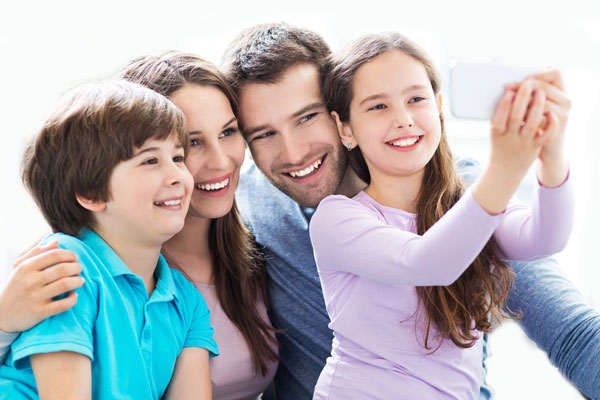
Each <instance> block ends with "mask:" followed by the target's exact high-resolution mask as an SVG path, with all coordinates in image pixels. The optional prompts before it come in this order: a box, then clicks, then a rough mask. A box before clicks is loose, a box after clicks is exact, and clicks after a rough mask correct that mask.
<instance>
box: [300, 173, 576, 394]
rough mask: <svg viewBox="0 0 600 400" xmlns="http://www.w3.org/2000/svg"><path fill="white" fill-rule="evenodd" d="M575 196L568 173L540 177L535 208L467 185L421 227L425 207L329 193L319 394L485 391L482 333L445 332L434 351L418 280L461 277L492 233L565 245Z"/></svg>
mask: <svg viewBox="0 0 600 400" xmlns="http://www.w3.org/2000/svg"><path fill="white" fill-rule="evenodd" d="M572 202H573V194H572V188H571V184H570V182H569V181H568V180H567V182H565V183H564V184H563V185H562V186H560V187H559V188H555V189H547V188H543V187H539V186H538V187H537V190H536V195H535V196H534V201H533V206H532V209H531V210H530V209H529V208H528V207H525V206H523V205H521V204H519V203H518V202H516V201H511V202H510V204H509V206H508V207H507V209H506V211H505V212H504V213H502V214H499V215H489V214H488V213H487V212H486V211H485V210H483V209H482V208H481V206H480V205H479V204H478V203H477V201H476V200H475V199H474V197H473V195H472V193H471V191H470V190H467V192H466V193H465V195H464V196H463V197H462V198H461V200H460V201H458V202H457V203H456V204H455V206H454V207H453V208H452V209H450V210H449V211H448V212H447V213H446V215H445V216H444V217H443V218H441V219H440V220H439V221H438V222H437V223H436V224H435V225H434V226H432V227H431V228H430V229H429V230H428V231H427V232H426V233H425V234H424V235H422V236H420V235H417V234H416V233H415V232H416V215H414V214H410V213H407V212H404V211H402V210H397V209H393V208H389V207H385V206H382V205H380V204H378V203H377V202H376V201H375V200H373V199H372V198H371V197H369V196H368V195H367V194H366V193H364V192H361V193H359V194H358V195H356V196H355V197H353V198H352V199H349V198H347V197H345V196H330V197H328V198H326V199H325V200H323V201H322V202H321V204H320V205H319V207H318V208H317V211H316V212H315V214H314V216H313V218H312V220H311V224H310V235H311V240H312V243H313V248H314V253H315V259H316V262H317V267H318V270H319V275H320V278H321V284H322V287H323V295H324V298H325V304H326V307H327V312H328V314H329V317H330V319H331V323H330V324H329V327H330V328H331V329H332V330H333V331H334V336H335V337H334V340H333V347H332V355H331V357H329V358H328V359H327V363H326V366H325V368H324V369H323V371H322V373H321V375H320V377H319V381H318V383H317V386H316V389H315V395H314V398H315V399H348V398H352V399H390V398H411V399H412V398H418V399H424V400H426V399H461V400H466V399H476V398H477V397H478V394H479V387H480V380H481V368H482V366H481V359H482V343H481V340H478V341H477V342H476V343H475V345H474V346H472V347H470V348H467V349H461V348H459V347H457V346H455V345H454V344H453V343H452V342H451V341H449V340H447V339H444V340H442V343H441V345H440V348H439V349H438V350H437V351H435V352H433V353H432V352H431V351H432V349H435V348H436V347H437V345H438V344H439V339H436V337H437V336H436V332H435V331H434V332H433V333H431V334H430V347H432V349H430V350H428V349H426V348H424V346H423V338H424V333H423V327H424V316H423V315H422V314H421V313H422V312H423V311H422V310H421V311H419V310H418V298H417V294H416V290H415V286H431V285H449V284H451V283H452V282H454V281H455V280H456V279H457V278H458V277H459V276H460V275H461V274H462V273H463V271H464V270H465V269H466V268H467V267H468V266H469V265H470V264H471V263H472V262H473V260H474V259H475V258H476V257H477V255H478V254H479V252H480V251H481V249H482V248H483V246H484V245H485V243H486V242H487V241H488V239H489V238H490V236H491V235H492V234H494V235H495V237H496V239H497V240H498V243H499V245H500V247H501V251H502V255H503V257H506V258H510V259H513V260H515V259H517V260H525V259H532V258H537V257H543V256H547V255H549V254H551V253H553V252H556V251H560V250H561V249H562V248H563V247H564V246H565V244H566V242H567V239H568V237H569V234H570V231H571V226H572V220H573V218H572V210H573V207H572ZM417 311H419V312H417ZM432 338H433V340H431V339H432ZM436 340H438V341H436Z"/></svg>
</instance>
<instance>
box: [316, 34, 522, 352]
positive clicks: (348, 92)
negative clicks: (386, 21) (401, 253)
mask: <svg viewBox="0 0 600 400" xmlns="http://www.w3.org/2000/svg"><path fill="white" fill-rule="evenodd" d="M391 50H400V51H402V52H404V53H406V54H408V55H409V56H411V57H413V58H414V59H416V60H418V61H420V62H421V63H422V64H423V66H424V67H425V70H426V72H427V75H428V77H429V80H430V82H431V86H432V88H433V92H434V93H435V94H436V95H437V94H438V93H439V92H440V79H439V75H438V73H437V71H436V69H435V67H434V65H433V63H432V61H431V60H430V58H429V56H428V55H427V53H425V51H423V50H422V49H421V48H420V47H419V46H417V45H416V44H415V43H414V42H412V41H410V40H409V39H407V38H406V37H404V36H402V35H400V34H398V33H393V32H392V33H384V34H372V35H367V36H364V37H362V38H360V39H357V40H356V41H354V42H352V43H350V44H349V45H347V46H346V47H344V48H343V49H342V50H340V51H338V52H337V53H335V54H332V55H331V57H330V60H329V69H330V73H329V74H328V76H327V78H326V79H325V83H324V92H325V97H326V99H327V106H328V108H329V110H330V111H336V112H337V113H338V114H339V117H340V120H341V121H342V122H348V121H349V120H350V102H351V100H352V96H353V90H352V80H353V77H354V75H355V73H356V71H357V70H358V69H359V68H360V67H361V66H362V65H363V64H365V63H367V62H369V61H370V60H372V59H374V58H375V57H377V56H379V55H381V54H383V53H385V52H387V51H391ZM440 124H441V127H442V135H441V139H440V144H439V146H438V148H437V150H436V151H435V153H434V155H433V157H432V159H431V160H430V161H429V163H428V164H427V165H426V166H425V173H424V176H423V181H422V184H421V189H420V191H419V194H418V198H417V214H418V215H417V233H418V234H419V235H422V234H424V233H425V232H426V231H427V230H428V229H429V228H430V227H431V226H432V225H433V224H435V222H436V221H437V220H439V219H440V218H441V217H442V216H443V215H444V214H445V213H446V212H447V211H448V210H449V209H450V208H451V207H452V206H453V205H454V204H455V203H456V202H457V201H458V200H459V199H460V197H461V196H462V195H463V193H464V190H465V188H464V185H463V183H462V182H461V180H460V178H459V177H458V175H457V174H456V171H455V169H454V161H453V158H452V153H451V151H450V147H449V145H448V141H447V139H446V133H445V130H444V118H443V116H442V114H441V113H440ZM349 162H350V165H351V167H352V169H353V170H354V171H355V172H356V174H357V175H358V176H359V177H360V178H361V179H362V180H363V181H365V182H366V183H369V182H370V180H371V177H370V174H369V170H368V168H367V164H366V162H365V160H364V158H363V156H362V153H361V151H360V149H359V148H358V147H357V148H355V149H354V150H352V151H351V153H350V156H349ZM512 281H513V272H512V270H511V269H510V267H509V266H508V265H507V264H506V263H504V262H503V261H502V260H501V259H500V258H499V257H498V255H497V253H496V242H495V240H494V238H493V237H492V238H491V239H490V240H489V241H488V243H487V244H486V245H485V247H484V248H483V250H482V251H481V253H479V255H478V256H477V258H476V259H475V261H473V263H472V264H471V265H470V266H469V268H467V270H466V271H465V272H464V273H463V274H462V275H461V276H460V277H459V278H458V279H457V280H456V281H455V282H454V283H452V284H451V285H450V286H424V287H417V294H418V296H419V300H420V302H421V304H422V306H423V309H424V310H425V312H426V323H425V333H424V336H425V337H424V345H425V347H426V348H428V349H429V348H430V347H429V340H430V333H431V328H432V326H434V327H435V328H436V329H437V331H438V333H439V334H440V335H442V337H447V338H449V339H450V340H452V342H453V343H454V344H455V345H457V346H459V347H462V348H467V347H471V346H473V344H474V343H475V341H476V339H477V334H476V333H474V332H473V329H477V330H479V331H482V332H486V333H487V332H489V331H490V330H491V326H492V321H493V320H494V319H500V318H502V317H506V316H507V315H506V314H505V313H504V312H503V307H504V305H505V302H506V297H507V295H508V292H509V290H510V288H511V286H512ZM441 343H442V342H441V341H439V344H438V346H437V347H436V349H437V348H438V347H439V346H440V345H441ZM434 351H435V350H434Z"/></svg>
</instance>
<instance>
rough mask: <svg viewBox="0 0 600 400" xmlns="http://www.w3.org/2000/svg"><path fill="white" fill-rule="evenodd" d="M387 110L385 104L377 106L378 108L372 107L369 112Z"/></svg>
mask: <svg viewBox="0 0 600 400" xmlns="http://www.w3.org/2000/svg"><path fill="white" fill-rule="evenodd" d="M384 108H387V106H386V105H385V104H377V105H376V106H373V107H370V108H369V110H383V109H384Z"/></svg>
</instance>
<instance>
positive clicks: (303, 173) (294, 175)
mask: <svg viewBox="0 0 600 400" xmlns="http://www.w3.org/2000/svg"><path fill="white" fill-rule="evenodd" d="M321 163H323V159H321V158H319V159H318V160H317V161H315V162H314V163H313V164H311V165H309V166H308V167H306V168H304V169H303V170H300V171H292V172H288V174H289V175H290V176H291V177H292V178H302V177H304V176H306V175H308V174H310V173H311V172H313V171H314V170H315V169H318V168H319V166H320V165H321Z"/></svg>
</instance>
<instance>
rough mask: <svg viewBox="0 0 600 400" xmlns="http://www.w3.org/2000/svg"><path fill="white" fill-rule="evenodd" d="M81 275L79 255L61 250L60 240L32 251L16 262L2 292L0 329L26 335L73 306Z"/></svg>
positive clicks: (80, 282)
mask: <svg viewBox="0 0 600 400" xmlns="http://www.w3.org/2000/svg"><path fill="white" fill-rule="evenodd" d="M48 267H52V268H48ZM80 273H81V265H79V263H78V262H77V257H76V256H75V254H74V253H73V252H71V251H69V250H64V249H59V248H58V242H56V241H54V242H50V243H48V244H45V245H43V246H39V245H38V246H36V247H33V248H32V249H29V250H28V251H27V252H25V253H24V254H23V255H22V256H21V257H19V258H18V259H17V260H16V261H15V263H14V268H13V270H12V271H11V274H10V277H9V278H8V281H7V283H6V285H5V286H4V288H3V289H2V292H0V330H2V331H4V332H6V333H12V332H22V331H24V330H27V329H30V328H31V327H33V326H35V325H36V324H38V323H39V322H41V321H43V320H44V319H46V318H48V317H50V316H52V315H56V314H59V313H61V312H64V311H66V310H68V309H70V308H71V307H73V306H74V305H75V303H76V302H77V293H76V292H74V291H73V290H74V289H77V288H78V287H80V286H82V285H83V278H82V277H81V276H78V274H80ZM69 291H70V293H69V294H68V295H67V296H65V297H62V298H60V299H55V298H56V297H57V296H60V295H63V294H65V293H67V292H69Z"/></svg>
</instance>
